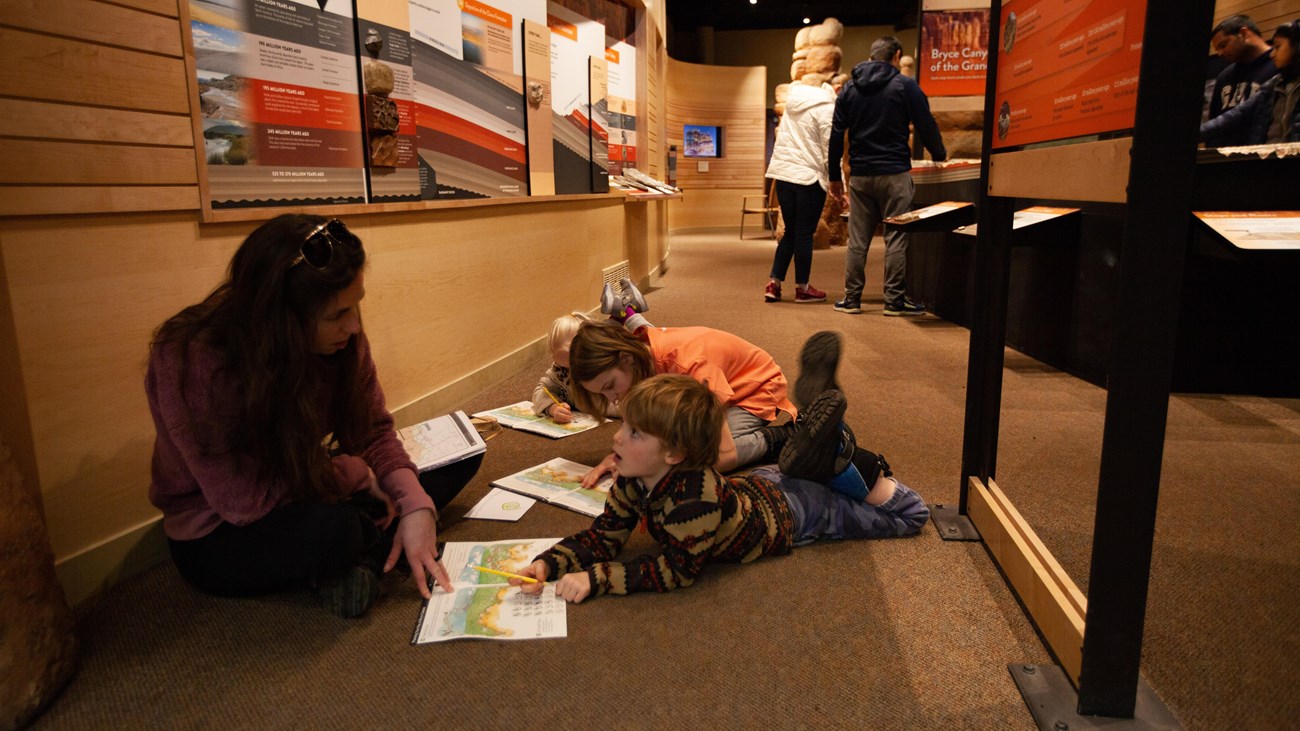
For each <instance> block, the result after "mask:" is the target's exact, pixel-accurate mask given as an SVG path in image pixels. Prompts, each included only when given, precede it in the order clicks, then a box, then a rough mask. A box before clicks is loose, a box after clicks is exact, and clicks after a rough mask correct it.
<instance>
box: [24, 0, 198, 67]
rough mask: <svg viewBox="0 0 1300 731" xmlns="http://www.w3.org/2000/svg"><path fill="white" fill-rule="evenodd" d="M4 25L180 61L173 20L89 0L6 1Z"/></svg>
mask: <svg viewBox="0 0 1300 731" xmlns="http://www.w3.org/2000/svg"><path fill="white" fill-rule="evenodd" d="M4 23H5V25H8V26H11V27H14V28H22V29H25V30H30V31H37V32H41V33H49V34H52V35H62V36H71V37H73V38H76V39H78V40H83V41H90V42H92V43H102V44H104V45H109V46H122V47H123V48H130V49H133V50H137V51H146V52H149V53H157V54H162V55H166V56H173V57H176V58H179V57H180V55H181V34H180V26H179V25H177V23H176V20H175V19H174V18H164V17H162V16H159V15H150V14H148V13H141V12H139V11H137V10H132V9H130V8H124V7H121V6H120V5H109V4H108V3H102V2H91V1H88V0H5V10H4Z"/></svg>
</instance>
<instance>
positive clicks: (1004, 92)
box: [993, 0, 1146, 149]
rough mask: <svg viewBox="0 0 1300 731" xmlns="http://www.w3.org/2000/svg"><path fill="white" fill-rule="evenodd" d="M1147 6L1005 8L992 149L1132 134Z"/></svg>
mask: <svg viewBox="0 0 1300 731" xmlns="http://www.w3.org/2000/svg"><path fill="white" fill-rule="evenodd" d="M1145 21H1146V2H1145V0H1007V1H1006V2H1004V3H1003V4H1002V13H1001V18H1000V19H999V23H1000V24H1001V25H1000V28H1001V33H1000V44H1001V47H1000V48H999V49H998V69H997V92H996V95H995V97H994V100H995V101H994V104H995V105H996V113H995V117H996V119H997V123H996V129H995V133H994V135H993V147H994V148H995V149H996V148H1003V147H1014V146H1018V145H1026V144H1029V143H1032V142H1043V141H1046V140H1059V139H1066V138H1070V137H1081V136H1084V135H1092V134H1098V133H1101V132H1113V131H1118V130H1125V129H1130V128H1132V127H1133V115H1134V111H1135V110H1136V107H1137V87H1138V68H1139V66H1140V64H1141V60H1142V31H1143V27H1144V25H1145Z"/></svg>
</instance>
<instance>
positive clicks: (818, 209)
mask: <svg viewBox="0 0 1300 731" xmlns="http://www.w3.org/2000/svg"><path fill="white" fill-rule="evenodd" d="M776 202H777V204H778V205H780V206H781V218H782V220H784V221H785V235H783V236H782V237H781V240H780V241H779V242H778V243H777V245H776V257H775V258H774V259H773V260H772V278H773V279H775V280H776V281H778V282H780V281H783V280H784V279H785V275H786V272H787V271H788V270H789V269H790V259H792V258H793V259H794V281H795V283H796V284H808V277H809V275H810V274H811V270H812V251H813V234H814V233H816V232H817V222H818V221H820V220H821V217H822V207H823V206H825V205H826V191H825V190H823V189H822V186H821V185H820V184H819V183H812V184H811V185H799V184H798V183H787V182H786V181H784V180H778V181H776Z"/></svg>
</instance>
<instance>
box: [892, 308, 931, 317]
mask: <svg viewBox="0 0 1300 731" xmlns="http://www.w3.org/2000/svg"><path fill="white" fill-rule="evenodd" d="M924 314H925V310H919V311H917V312H908V311H906V310H885V317H920V316H921V315H924Z"/></svg>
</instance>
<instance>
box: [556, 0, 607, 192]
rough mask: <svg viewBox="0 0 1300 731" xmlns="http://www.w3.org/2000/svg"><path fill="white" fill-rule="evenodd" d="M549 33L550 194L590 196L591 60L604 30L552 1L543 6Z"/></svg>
mask: <svg viewBox="0 0 1300 731" xmlns="http://www.w3.org/2000/svg"><path fill="white" fill-rule="evenodd" d="M546 24H547V26H549V27H550V29H551V109H552V112H553V113H554V117H553V119H552V129H551V132H552V134H553V135H554V138H553V139H554V149H555V192H556V193H559V194H572V193H590V192H591V165H592V161H591V117H592V112H591V104H592V101H591V88H590V83H589V82H590V70H589V68H588V66H589V64H590V59H591V57H592V56H597V57H602V58H603V57H604V55H605V26H604V25H603V24H601V23H598V22H596V21H594V20H591V19H590V18H585V17H583V16H581V15H579V14H577V13H575V12H573V11H571V10H569V9H568V8H565V7H563V6H562V5H560V4H558V3H555V2H548V3H547V5H546Z"/></svg>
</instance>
